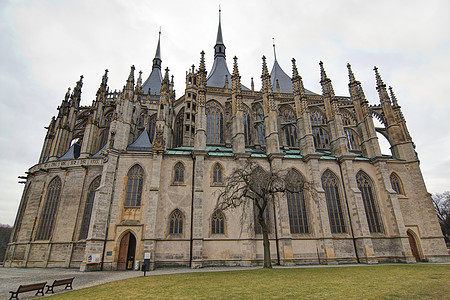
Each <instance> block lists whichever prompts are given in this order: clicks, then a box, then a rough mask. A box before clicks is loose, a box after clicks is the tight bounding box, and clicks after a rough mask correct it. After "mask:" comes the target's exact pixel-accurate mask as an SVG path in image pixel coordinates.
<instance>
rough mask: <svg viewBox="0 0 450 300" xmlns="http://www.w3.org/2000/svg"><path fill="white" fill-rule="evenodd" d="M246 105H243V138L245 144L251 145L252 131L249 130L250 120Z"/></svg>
mask: <svg viewBox="0 0 450 300" xmlns="http://www.w3.org/2000/svg"><path fill="white" fill-rule="evenodd" d="M250 119H251V118H250V113H249V110H248V107H246V106H244V138H245V146H251V145H252V131H251V127H250V124H251V120H250Z"/></svg>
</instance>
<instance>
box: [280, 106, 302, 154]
mask: <svg viewBox="0 0 450 300" xmlns="http://www.w3.org/2000/svg"><path fill="white" fill-rule="evenodd" d="M295 122H296V120H295V114H294V112H293V111H292V110H291V109H285V110H284V111H283V116H282V123H281V126H282V128H283V130H284V136H285V139H286V146H288V147H298V140H297V127H296V126H295Z"/></svg>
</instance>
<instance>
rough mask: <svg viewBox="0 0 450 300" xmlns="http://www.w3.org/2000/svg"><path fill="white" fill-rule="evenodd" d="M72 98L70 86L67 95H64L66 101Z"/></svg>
mask: <svg viewBox="0 0 450 300" xmlns="http://www.w3.org/2000/svg"><path fill="white" fill-rule="evenodd" d="M69 99H70V87H69V88H67V92H66V95H65V96H64V101H66V102H69Z"/></svg>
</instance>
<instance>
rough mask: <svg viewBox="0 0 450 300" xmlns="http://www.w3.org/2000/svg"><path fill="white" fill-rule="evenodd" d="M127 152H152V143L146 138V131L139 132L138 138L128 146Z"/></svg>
mask: <svg viewBox="0 0 450 300" xmlns="http://www.w3.org/2000/svg"><path fill="white" fill-rule="evenodd" d="M127 150H128V151H143V152H150V151H152V143H151V142H150V139H149V138H148V132H147V129H144V131H142V132H141V134H140V135H139V137H138V138H137V139H136V140H135V141H134V142H133V143H131V144H130V145H128V147H127Z"/></svg>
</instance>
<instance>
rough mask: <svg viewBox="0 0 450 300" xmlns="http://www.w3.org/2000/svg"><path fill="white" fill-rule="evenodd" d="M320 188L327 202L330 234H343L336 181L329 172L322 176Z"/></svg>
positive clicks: (342, 217) (342, 216) (342, 218)
mask: <svg viewBox="0 0 450 300" xmlns="http://www.w3.org/2000/svg"><path fill="white" fill-rule="evenodd" d="M322 187H323V189H324V190H325V198H326V200H327V209H328V218H329V220H330V227H331V232H332V233H345V232H346V230H345V221H344V215H343V214H342V206H341V198H340V196H339V188H338V180H337V178H336V176H334V175H333V173H331V172H330V171H325V173H323V175H322Z"/></svg>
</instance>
